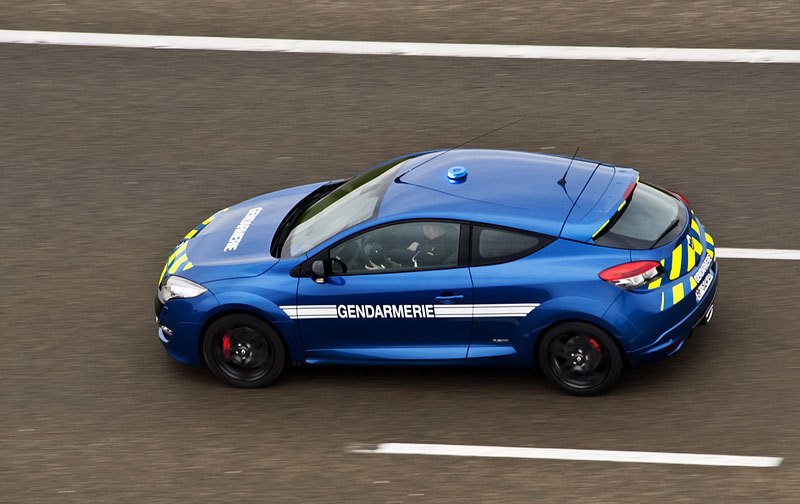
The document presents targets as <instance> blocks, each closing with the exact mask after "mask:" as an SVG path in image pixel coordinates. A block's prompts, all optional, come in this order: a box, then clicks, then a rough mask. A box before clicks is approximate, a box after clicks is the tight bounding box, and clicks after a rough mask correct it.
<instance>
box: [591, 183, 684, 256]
mask: <svg viewBox="0 0 800 504" xmlns="http://www.w3.org/2000/svg"><path fill="white" fill-rule="evenodd" d="M685 221H686V209H685V208H684V207H683V204H682V203H680V202H679V201H678V200H677V199H675V198H674V197H673V196H672V195H670V194H667V193H665V192H663V191H661V190H660V189H657V188H655V187H653V186H651V185H648V184H645V183H640V184H638V185H637V186H636V189H635V190H634V191H633V194H632V195H631V200H630V203H628V204H627V205H626V206H625V207H623V209H622V212H621V213H620V214H618V215H617V216H615V220H614V219H612V222H611V225H610V226H609V227H608V230H603V231H601V234H600V235H599V236H597V237H595V239H594V242H595V243H597V244H598V245H604V246H606V247H619V248H631V249H648V248H651V247H654V246H656V245H662V244H664V243H667V242H669V241H671V240H673V239H675V238H676V237H677V236H678V233H680V232H681V230H682V229H683V225H684V224H685Z"/></svg>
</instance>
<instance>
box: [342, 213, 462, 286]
mask: <svg viewBox="0 0 800 504" xmlns="http://www.w3.org/2000/svg"><path fill="white" fill-rule="evenodd" d="M460 228H461V225H460V224H457V223H454V222H440V221H430V222H403V223H400V224H392V225H389V226H383V227H379V228H375V229H371V230H369V231H366V232H364V233H361V234H360V235H358V236H356V237H354V238H350V239H348V240H345V241H344V242H342V243H340V244H338V245H336V246H334V247H332V248H331V250H330V257H331V258H335V259H339V260H340V261H342V262H343V263H344V264H345V265H346V266H347V274H363V273H389V272H398V271H415V270H422V269H440V268H452V267H455V266H457V265H458V243H459V236H460Z"/></svg>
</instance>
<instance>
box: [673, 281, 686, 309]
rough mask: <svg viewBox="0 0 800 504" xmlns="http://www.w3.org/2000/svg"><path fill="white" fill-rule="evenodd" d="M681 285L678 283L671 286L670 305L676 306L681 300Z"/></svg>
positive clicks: (682, 294)
mask: <svg viewBox="0 0 800 504" xmlns="http://www.w3.org/2000/svg"><path fill="white" fill-rule="evenodd" d="M683 296H684V293H683V283H679V284H676V285H673V286H672V304H673V305H676V304H678V302H679V301H680V300H681V299H683Z"/></svg>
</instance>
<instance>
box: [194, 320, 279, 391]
mask: <svg viewBox="0 0 800 504" xmlns="http://www.w3.org/2000/svg"><path fill="white" fill-rule="evenodd" d="M203 357H204V358H205V361H206V364H207V365H208V368H209V369H210V370H211V372H212V373H214V375H215V376H216V377H217V378H219V379H220V380H222V381H223V382H225V383H227V384H228V385H233V386H235V387H243V388H256V387H263V386H265V385H269V384H270V383H272V382H274V381H275V380H277V379H278V377H279V376H280V375H281V372H283V368H284V363H285V361H286V351H285V350H284V346H283V341H282V340H281V338H280V336H278V333H277V332H275V330H274V329H273V328H272V327H270V325H269V324H267V323H266V322H264V321H263V320H261V319H260V318H258V317H254V316H252V315H245V314H234V315H226V316H224V317H222V318H220V319H218V320H216V321H214V322H213V323H212V324H211V325H209V326H208V329H206V332H205V334H204V335H203Z"/></svg>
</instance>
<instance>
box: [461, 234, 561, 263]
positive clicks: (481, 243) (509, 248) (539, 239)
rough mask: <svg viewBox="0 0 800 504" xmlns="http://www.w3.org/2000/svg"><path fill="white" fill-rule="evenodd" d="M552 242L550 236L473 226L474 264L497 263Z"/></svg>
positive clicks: (516, 257) (515, 257) (520, 255)
mask: <svg viewBox="0 0 800 504" xmlns="http://www.w3.org/2000/svg"><path fill="white" fill-rule="evenodd" d="M548 243H550V239H549V238H545V237H543V236H539V235H535V234H531V233H526V232H524V231H515V230H512V229H502V228H494V227H488V226H473V227H472V261H471V263H472V265H473V266H481V265H485V264H496V263H501V262H507V261H513V260H514V259H519V258H520V257H525V256H526V255H529V254H531V253H533V252H534V251H536V250H538V249H540V248H542V247H544V246H545V245H547V244H548Z"/></svg>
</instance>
